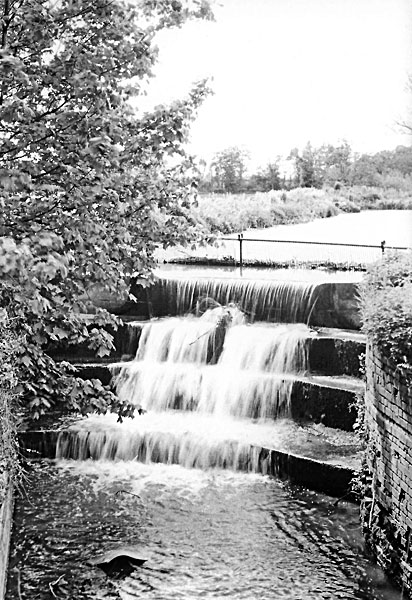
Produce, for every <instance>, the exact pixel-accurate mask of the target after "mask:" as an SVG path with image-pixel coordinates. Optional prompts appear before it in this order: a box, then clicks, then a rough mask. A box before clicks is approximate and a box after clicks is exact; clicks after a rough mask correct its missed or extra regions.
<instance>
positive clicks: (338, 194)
mask: <svg viewBox="0 0 412 600" xmlns="http://www.w3.org/2000/svg"><path fill="white" fill-rule="evenodd" d="M394 208H396V209H406V208H409V209H412V194H411V193H410V192H408V191H402V190H397V189H394V188H387V189H385V188H371V187H366V186H356V187H351V188H345V189H342V190H334V189H332V188H329V189H328V188H327V189H321V190H318V189H314V188H295V189H293V190H288V191H285V190H279V191H271V192H265V193H263V192H256V193H255V194H209V195H203V196H200V198H199V203H198V206H197V207H196V208H193V213H194V215H193V216H194V217H195V219H198V220H199V221H200V222H203V223H205V224H206V225H207V226H208V228H210V230H211V231H213V232H221V233H233V232H236V231H244V230H245V229H251V228H261V227H272V226H273V225H281V224H291V223H304V222H307V221H312V220H313V219H317V218H326V217H332V216H335V215H337V214H339V213H341V212H359V211H360V210H370V209H394Z"/></svg>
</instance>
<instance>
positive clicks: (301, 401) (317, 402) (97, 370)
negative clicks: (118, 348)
mask: <svg viewBox="0 0 412 600" xmlns="http://www.w3.org/2000/svg"><path fill="white" fill-rule="evenodd" d="M123 364H126V365H127V364H130V363H114V364H110V365H108V364H106V365H105V364H102V363H95V364H93V363H85V364H75V365H74V366H75V367H76V369H77V374H78V376H79V377H81V378H83V379H99V380H100V381H101V382H102V383H103V384H104V385H109V384H110V383H111V381H112V378H113V376H114V375H116V374H117V373H118V372H119V371H120V368H121V366H122V365H123ZM278 378H279V377H278ZM279 379H281V380H282V381H285V382H288V381H291V382H292V391H291V397H290V416H291V417H292V418H293V419H295V420H297V421H313V422H315V423H323V425H326V426H328V427H334V428H338V429H343V430H344V431H352V429H353V425H354V424H355V421H356V416H357V415H356V409H355V405H356V401H357V396H359V395H363V393H364V388H365V386H364V383H363V382H362V381H360V380H359V379H357V378H354V377H348V376H338V377H329V376H319V375H307V376H290V375H285V376H284V377H282V378H279ZM170 407H171V408H175V409H180V408H182V407H181V406H180V404H179V400H178V399H176V402H175V403H173V400H171V403H170ZM249 416H250V417H251V418H256V417H257V416H258V415H254V414H251V415H249ZM273 416H276V415H273Z"/></svg>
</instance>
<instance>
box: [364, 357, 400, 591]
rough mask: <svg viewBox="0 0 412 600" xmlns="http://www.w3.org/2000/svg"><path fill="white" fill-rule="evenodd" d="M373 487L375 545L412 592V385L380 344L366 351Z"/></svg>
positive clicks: (370, 505) (369, 537)
mask: <svg viewBox="0 0 412 600" xmlns="http://www.w3.org/2000/svg"><path fill="white" fill-rule="evenodd" d="M366 375H367V382H366V402H365V410H366V413H365V420H366V427H367V431H368V435H369V442H368V452H367V458H366V461H367V467H368V469H369V472H370V474H371V475H370V481H369V490H368V491H367V493H366V496H365V498H364V499H363V501H362V505H361V515H362V525H363V529H364V533H365V537H366V542H367V545H368V547H369V549H370V550H371V551H372V552H373V554H374V555H375V557H376V559H377V561H378V563H379V564H380V565H381V566H382V568H383V569H384V570H385V571H386V572H387V573H388V574H389V575H390V576H391V577H392V578H394V579H395V581H397V583H398V584H399V585H400V586H401V588H403V591H404V594H405V595H406V594H409V595H410V596H411V597H412V389H411V385H410V383H408V380H407V378H406V376H405V374H404V373H402V371H401V370H400V369H397V368H396V367H395V365H393V364H392V363H391V361H390V360H388V359H387V358H386V357H384V356H382V355H381V354H380V353H379V352H378V351H377V350H376V349H375V348H371V347H368V348H367V352H366Z"/></svg>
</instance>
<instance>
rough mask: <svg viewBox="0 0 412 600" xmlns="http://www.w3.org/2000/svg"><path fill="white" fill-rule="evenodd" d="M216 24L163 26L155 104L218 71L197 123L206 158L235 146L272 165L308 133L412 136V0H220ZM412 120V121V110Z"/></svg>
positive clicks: (316, 137) (361, 138)
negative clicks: (411, 84)
mask: <svg viewBox="0 0 412 600" xmlns="http://www.w3.org/2000/svg"><path fill="white" fill-rule="evenodd" d="M214 11H215V16H216V22H214V23H210V22H193V23H189V24H186V25H185V26H184V28H183V29H181V30H173V31H168V32H163V33H162V34H161V35H160V36H159V38H158V45H159V48H160V55H159V64H158V66H157V67H156V78H155V79H154V80H153V81H152V83H151V85H150V94H149V100H148V102H153V103H162V102H168V101H170V100H172V99H174V98H179V97H181V96H183V95H184V94H185V92H187V91H188V89H189V88H190V85H191V83H192V82H193V81H196V80H198V79H201V78H203V77H213V81H212V88H213V89H214V92H215V94H214V96H212V97H210V98H208V99H207V100H206V101H205V103H204V105H203V107H202V108H201V109H200V112H199V117H198V119H197V121H196V123H195V124H194V125H193V127H192V136H191V150H193V151H194V152H195V153H196V154H198V155H199V156H202V157H204V158H206V159H209V158H210V157H211V156H212V155H213V154H214V153H215V152H217V151H219V150H221V149H223V148H225V147H228V146H232V145H238V146H243V147H245V148H247V149H248V150H249V151H250V152H251V155H252V163H254V164H264V163H265V162H267V161H268V160H271V159H273V158H274V157H275V156H276V155H277V154H283V155H285V154H288V153H289V151H290V149H291V148H293V147H299V148H302V147H303V146H304V145H305V144H306V142H308V141H311V143H312V144H313V145H315V146H318V145H321V144H322V143H324V142H325V143H333V144H336V143H338V142H339V140H342V139H347V140H348V141H349V143H350V144H351V146H352V148H353V149H354V150H355V151H358V152H376V151H378V150H383V149H392V148H394V147H395V146H396V145H398V144H405V145H406V144H410V143H411V141H412V138H411V137H410V136H409V137H407V136H405V135H403V134H402V133H400V131H399V128H398V127H397V125H396V121H397V120H402V119H406V118H407V117H408V113H409V114H410V115H412V110H411V109H412V106H411V92H410V91H409V92H408V90H407V81H408V75H412V1H411V0H218V2H217V3H215V4H214ZM411 118H412V117H411Z"/></svg>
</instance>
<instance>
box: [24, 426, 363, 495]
mask: <svg viewBox="0 0 412 600" xmlns="http://www.w3.org/2000/svg"><path fill="white" fill-rule="evenodd" d="M62 433H63V434H64V435H65V436H66V438H73V439H72V442H73V448H74V449H75V448H76V440H75V439H74V438H75V437H76V435H77V434H76V432H73V431H68V430H67V431H64V432H62ZM58 436H59V432H58V431H30V432H22V433H20V436H19V441H20V447H21V452H22V454H23V455H24V456H26V457H32V458H33V457H37V458H54V457H55V456H56V447H57V440H58ZM68 441H69V442H70V440H68ZM251 448H254V450H255V453H257V456H258V460H257V472H259V473H262V474H263V475H270V476H272V477H275V478H277V479H283V480H288V481H290V482H291V483H293V484H297V485H302V486H304V487H307V488H308V489H311V490H315V491H318V492H322V493H325V494H329V495H331V496H337V497H342V496H346V495H347V494H349V497H350V498H351V496H350V481H351V479H352V478H353V476H354V474H355V469H354V468H353V467H349V466H344V465H342V464H334V463H331V462H327V461H321V460H316V459H314V458H309V457H306V456H301V455H298V454H294V453H291V452H288V451H283V450H274V449H270V448H263V447H256V446H251ZM113 449H115V446H113ZM89 458H93V456H91V455H90V456H89ZM144 458H145V454H144V453H143V455H142V457H141V460H144ZM136 460H139V458H137V459H136ZM158 462H161V460H160V458H158ZM343 462H344V459H343ZM240 470H244V471H248V470H249V463H247V462H246V463H245V464H243V465H240ZM352 499H353V498H352Z"/></svg>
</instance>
